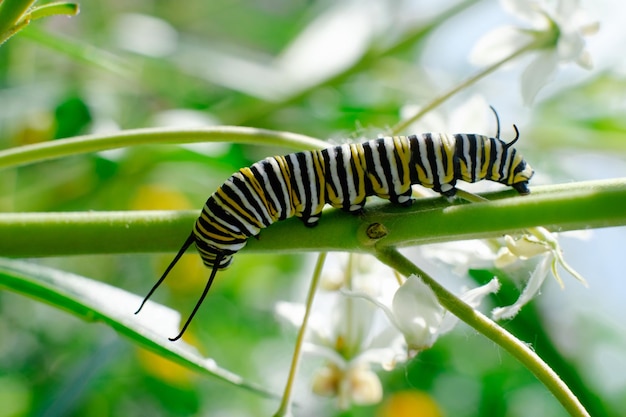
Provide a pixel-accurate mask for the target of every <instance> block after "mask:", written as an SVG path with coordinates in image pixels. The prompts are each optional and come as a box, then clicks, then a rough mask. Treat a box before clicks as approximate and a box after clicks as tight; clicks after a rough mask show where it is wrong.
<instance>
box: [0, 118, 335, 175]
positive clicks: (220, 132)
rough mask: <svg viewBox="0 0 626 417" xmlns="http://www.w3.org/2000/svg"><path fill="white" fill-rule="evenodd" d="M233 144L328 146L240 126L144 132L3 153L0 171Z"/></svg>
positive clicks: (79, 138) (62, 141) (297, 136)
mask: <svg viewBox="0 0 626 417" xmlns="http://www.w3.org/2000/svg"><path fill="white" fill-rule="evenodd" d="M196 142H232V143H247V144H263V145H276V146H284V147H288V148H295V149H318V148H324V147H326V146H328V144H327V143H326V142H323V141H321V140H319V139H316V138H312V137H310V136H305V135H300V134H297V133H289V132H279V131H273V130H268V129H258V128H252V127H239V126H209V127H203V128H193V129H164V128H145V129H130V130H122V131H119V132H115V133H109V134H99V135H85V136H76V137H73V138H69V139H60V140H55V141H52V142H43V143H36V144H33V145H26V146H21V147H17V148H11V149H5V150H3V151H0V169H6V168H15V167H18V166H22V165H27V164H32V163H35V162H42V161H46V160H50V159H55V158H61V157H64V156H69V155H78V154H84V153H89V152H99V151H104V150H109V149H117V148H123V147H127V146H136V145H155V144H181V143H196Z"/></svg>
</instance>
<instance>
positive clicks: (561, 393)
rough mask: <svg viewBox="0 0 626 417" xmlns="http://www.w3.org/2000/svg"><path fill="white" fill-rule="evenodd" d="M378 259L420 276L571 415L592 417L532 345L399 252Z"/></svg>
mask: <svg viewBox="0 0 626 417" xmlns="http://www.w3.org/2000/svg"><path fill="white" fill-rule="evenodd" d="M375 256H376V257H377V258H378V259H379V260H380V261H381V262H383V263H385V264H387V265H389V266H390V267H392V268H394V269H396V270H397V271H399V272H400V273H402V274H404V275H407V276H408V275H411V274H415V275H417V276H419V277H420V278H421V279H422V281H423V282H424V283H425V284H426V285H428V286H429V287H430V288H431V289H432V290H433V292H434V293H435V294H436V296H437V299H438V300H439V302H440V303H441V305H442V306H443V307H444V308H446V309H447V310H448V311H450V312H451V313H452V314H454V315H455V316H457V317H458V318H459V319H461V320H463V321H464V322H465V323H467V324H468V325H470V326H471V327H473V328H474V329H476V330H477V331H478V332H480V333H481V334H483V335H484V336H486V337H488V338H489V339H491V340H493V341H494V342H495V343H497V344H498V345H499V346H501V347H502V348H503V349H505V350H506V351H507V352H509V353H510V354H511V355H513V356H514V357H515V358H516V359H518V360H519V361H520V362H521V363H522V364H523V365H524V366H525V367H526V368H527V369H528V370H530V371H531V372H532V373H533V374H535V376H536V377H537V378H538V379H539V380H540V381H541V382H542V383H543V384H544V385H545V386H546V387H547V388H548V389H549V390H550V391H551V392H552V394H553V395H554V396H555V397H556V398H557V400H558V401H559V402H560V403H561V404H562V405H563V407H564V408H565V409H566V410H567V411H568V412H569V413H570V415H571V416H573V417H590V415H589V413H588V412H587V411H586V410H585V408H584V407H583V405H582V404H581V403H580V401H579V400H578V398H577V397H576V396H575V395H574V393H573V392H571V390H570V389H569V388H568V387H567V385H565V383H564V382H563V381H562V380H561V378H560V377H559V376H558V375H557V374H556V373H555V372H554V371H553V370H552V369H551V368H550V367H549V366H548V365H547V364H546V363H545V362H544V361H543V360H542V359H541V358H540V357H539V356H538V355H537V354H536V353H535V352H533V350H532V349H531V348H530V347H529V346H528V345H526V344H525V343H523V342H522V341H521V340H519V339H517V338H516V337H515V336H513V335H512V334H510V333H509V332H507V331H506V330H505V329H504V328H502V327H500V326H498V325H497V324H496V323H494V322H493V321H491V320H489V318H487V317H486V316H484V315H483V314H482V313H480V312H478V311H476V310H474V309H473V308H471V307H470V306H468V305H467V304H465V303H464V302H463V301H461V300H460V299H459V298H458V297H456V296H455V295H454V294H452V293H451V292H449V291H448V290H446V289H445V288H444V287H442V286H441V285H440V284H439V283H438V282H437V281H435V280H434V279H433V278H432V277H430V276H429V275H428V274H426V273H425V272H424V271H422V270H421V269H420V268H419V267H418V266H417V265H415V264H413V263H412V262H411V261H410V260H408V259H407V258H406V257H404V255H402V254H401V253H400V252H398V251H397V250H396V249H394V248H388V247H384V248H380V249H378V250H376V252H375Z"/></svg>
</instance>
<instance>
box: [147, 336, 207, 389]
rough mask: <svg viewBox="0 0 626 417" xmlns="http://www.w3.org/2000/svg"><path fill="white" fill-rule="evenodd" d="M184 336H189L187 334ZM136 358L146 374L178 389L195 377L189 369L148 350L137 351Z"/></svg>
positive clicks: (189, 383)
mask: <svg viewBox="0 0 626 417" xmlns="http://www.w3.org/2000/svg"><path fill="white" fill-rule="evenodd" d="M185 336H190V334H189V332H187V333H186V334H185ZM186 339H189V337H186ZM137 356H138V357H139V363H140V364H141V366H142V368H144V369H145V370H146V372H147V373H149V374H150V375H152V376H154V377H156V378H159V379H161V380H163V381H165V382H167V383H169V384H172V385H176V386H178V387H188V386H190V385H191V381H192V380H193V378H194V377H195V374H194V373H193V372H192V371H190V370H189V369H187V368H185V367H183V366H181V365H179V364H177V363H175V362H172V361H171V360H169V359H165V358H163V357H162V356H159V355H157V354H156V353H152V352H150V351H149V350H145V349H138V350H137Z"/></svg>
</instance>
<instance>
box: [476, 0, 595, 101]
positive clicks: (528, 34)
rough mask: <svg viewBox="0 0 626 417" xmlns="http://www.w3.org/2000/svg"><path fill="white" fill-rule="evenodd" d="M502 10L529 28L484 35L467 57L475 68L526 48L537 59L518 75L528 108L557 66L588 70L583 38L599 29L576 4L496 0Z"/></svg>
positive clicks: (570, 0)
mask: <svg viewBox="0 0 626 417" xmlns="http://www.w3.org/2000/svg"><path fill="white" fill-rule="evenodd" d="M500 2H501V4H502V7H503V8H504V9H505V10H507V11H508V12H510V13H511V14H514V15H516V16H517V17H519V18H520V19H521V20H524V21H526V22H527V23H528V24H529V25H530V28H517V27H513V26H504V27H500V28H497V29H494V30H493V31H491V32H489V33H487V34H486V35H485V36H484V37H483V38H481V39H480V40H479V41H478V42H477V44H476V46H475V47H474V49H473V51H472V52H471V54H470V61H471V62H472V63H474V64H479V65H490V64H494V63H496V62H498V61H500V60H502V59H505V57H508V56H510V55H512V54H513V53H515V52H516V51H521V50H523V49H525V48H530V49H533V50H535V51H536V53H537V56H536V57H535V59H534V60H533V61H532V62H531V63H530V64H529V65H528V67H527V68H526V69H525V70H524V72H523V74H522V96H523V99H524V103H526V104H531V103H532V102H533V100H534V98H535V96H536V95H537V93H538V92H539V90H540V89H541V88H542V87H543V86H544V85H545V84H547V83H548V82H549V81H550V79H551V78H552V76H553V75H554V73H555V72H556V69H557V66H558V65H559V64H567V63H571V62H573V63H576V64H578V65H579V66H581V67H582V68H585V69H591V67H592V61H591V56H590V54H589V52H588V51H587V50H586V49H585V39H584V38H585V36H589V35H592V34H595V33H596V32H597V31H598V29H599V24H598V22H596V21H591V20H590V19H589V18H588V17H587V15H586V13H585V12H584V11H583V10H582V9H581V8H580V7H579V1H578V0H556V4H555V1H549V0H543V1H541V0H535V1H531V0H500Z"/></svg>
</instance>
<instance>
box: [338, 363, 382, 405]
mask: <svg viewBox="0 0 626 417" xmlns="http://www.w3.org/2000/svg"><path fill="white" fill-rule="evenodd" d="M346 382H347V384H346V385H347V386H346V389H347V390H348V392H349V395H350V399H351V400H352V403H354V404H357V405H369V404H377V403H379V402H380V400H382V398H383V386H382V384H381V382H380V378H378V375H376V374H375V373H374V372H372V371H371V370H370V369H368V368H364V367H357V368H354V369H351V370H349V371H348V374H347V375H346Z"/></svg>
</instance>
